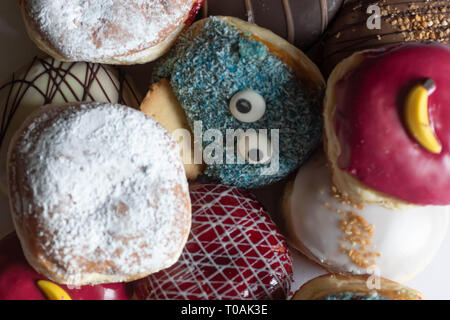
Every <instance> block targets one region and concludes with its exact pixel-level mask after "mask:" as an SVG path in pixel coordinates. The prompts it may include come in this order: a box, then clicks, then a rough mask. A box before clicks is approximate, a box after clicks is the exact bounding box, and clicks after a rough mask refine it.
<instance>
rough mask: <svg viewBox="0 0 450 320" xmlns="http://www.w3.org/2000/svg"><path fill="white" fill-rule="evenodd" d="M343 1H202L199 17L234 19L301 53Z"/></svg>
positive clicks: (324, 27)
mask: <svg viewBox="0 0 450 320" xmlns="http://www.w3.org/2000/svg"><path fill="white" fill-rule="evenodd" d="M342 2H343V0H302V1H292V0H276V1H274V0H257V1H250V0H228V1H223V0H205V4H204V5H203V8H202V10H201V11H200V13H201V14H199V15H200V16H201V17H203V18H206V17H208V16H218V15H220V16H234V17H237V18H239V19H242V20H247V21H248V22H250V23H255V24H257V25H259V26H261V27H263V28H266V29H269V30H272V31H273V32H274V33H276V34H277V35H279V36H280V37H283V38H285V39H286V40H288V41H289V42H290V43H292V44H293V45H295V46H296V47H298V48H301V49H307V48H308V47H310V46H311V45H312V44H313V43H314V42H315V41H317V39H319V37H320V36H321V35H322V34H323V33H324V31H325V29H326V27H327V25H328V23H329V22H330V21H332V20H333V18H334V16H335V15H336V13H337V11H338V9H339V8H340V6H341V4H342Z"/></svg>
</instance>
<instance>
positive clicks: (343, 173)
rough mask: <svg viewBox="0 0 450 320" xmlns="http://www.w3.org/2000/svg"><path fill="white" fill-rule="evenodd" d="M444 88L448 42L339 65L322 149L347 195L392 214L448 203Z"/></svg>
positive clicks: (370, 54) (448, 81)
mask: <svg viewBox="0 0 450 320" xmlns="http://www.w3.org/2000/svg"><path fill="white" fill-rule="evenodd" d="M449 85H450V45H448V44H438V43H427V44H420V43H409V44H403V45H399V46H394V47H390V48H384V49H378V50H369V51H364V52H360V53H355V54H354V55H352V56H351V57H349V58H348V59H346V60H344V61H343V62H342V63H340V64H339V65H338V66H337V67H336V69H335V70H334V71H333V73H332V74H331V76H330V78H329V79H328V87H327V93H326V97H325V102H324V109H325V110H324V122H325V144H326V153H327V157H328V160H329V162H330V167H331V174H332V179H333V184H334V185H335V186H336V187H337V188H338V189H339V191H340V192H341V193H342V194H343V195H344V196H346V197H348V198H349V199H350V200H351V201H352V202H355V203H359V204H363V205H364V204H368V203H375V204H381V205H383V206H385V207H387V208H392V209H396V208H399V209H401V208H406V207H408V206H412V205H420V206H426V205H439V206H443V205H448V204H450V194H449V193H448V192H447V191H448V190H450V164H449V163H448V161H447V159H448V157H449V153H450V138H449V137H450V131H449V130H450V121H449V119H450V110H449V109H448V108H446V107H445V106H447V105H449V104H450V93H449V91H448V88H449ZM428 86H429V88H428V89H427V88H426V87H428Z"/></svg>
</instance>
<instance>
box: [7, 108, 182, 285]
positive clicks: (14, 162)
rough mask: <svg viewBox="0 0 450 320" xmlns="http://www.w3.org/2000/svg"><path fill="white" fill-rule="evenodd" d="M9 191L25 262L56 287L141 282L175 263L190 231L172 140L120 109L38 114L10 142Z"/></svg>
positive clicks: (152, 124) (158, 128) (51, 110)
mask: <svg viewBox="0 0 450 320" xmlns="http://www.w3.org/2000/svg"><path fill="white" fill-rule="evenodd" d="M137 133H138V134H137ZM8 187H9V196H10V207H11V213H12V217H13V222H14V225H15V227H16V232H17V235H18V237H19V239H20V241H21V244H22V248H23V250H24V254H25V257H26V258H27V260H28V262H29V263H30V264H31V266H32V267H34V269H35V270H36V271H38V272H39V273H41V274H43V275H45V276H46V277H48V278H49V279H51V280H53V281H55V282H57V283H62V284H71V285H85V284H98V283H110V282H122V281H131V280H135V279H139V278H142V277H144V276H147V275H148V274H150V273H152V272H157V271H159V270H161V269H163V268H166V267H169V266H170V265H172V264H173V263H174V262H175V261H177V259H178V257H179V255H180V254H181V251H182V249H183V247H184V244H185V242H186V240H187V236H188V233H189V228H190V217H191V216H190V199H189V194H188V186H187V181H186V177H185V172H184V168H183V163H182V161H181V157H180V151H179V148H178V146H177V144H176V142H175V141H174V140H172V138H171V136H170V134H169V133H168V132H167V131H166V130H165V129H164V128H162V127H161V126H160V125H159V124H158V123H157V122H156V121H155V120H153V119H150V118H148V117H147V116H145V115H144V114H143V113H141V112H139V111H137V110H134V109H132V108H129V107H125V106H122V105H116V104H108V103H90V104H83V103H80V104H66V105H57V106H47V107H46V108H42V109H41V110H39V111H38V112H36V113H35V114H34V115H32V116H31V117H30V118H28V119H27V121H26V122H25V123H24V125H23V127H22V129H21V130H20V131H18V132H17V133H16V135H15V137H14V138H13V141H12V142H11V147H10V149H9V158H8Z"/></svg>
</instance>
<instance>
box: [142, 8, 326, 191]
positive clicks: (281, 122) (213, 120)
mask: <svg viewBox="0 0 450 320" xmlns="http://www.w3.org/2000/svg"><path fill="white" fill-rule="evenodd" d="M153 76H154V81H155V82H156V81H159V82H158V83H157V84H155V85H154V86H153V87H152V88H151V90H150V92H149V93H148V95H147V97H146V99H145V101H144V102H143V103H142V105H141V108H142V110H143V111H144V112H145V113H147V114H148V115H151V116H152V117H154V118H155V119H157V120H158V121H159V122H160V123H162V124H163V126H164V127H166V128H167V129H168V130H169V131H176V129H184V130H185V131H187V132H189V131H190V132H191V133H193V134H194V139H193V140H194V143H190V142H191V141H190V140H189V139H183V142H186V140H188V142H189V146H187V147H183V151H184V152H186V151H191V152H190V154H191V155H195V154H198V146H199V144H200V164H198V165H195V166H191V167H187V173H188V177H189V178H195V177H196V176H197V175H198V174H199V173H203V174H204V175H206V176H207V177H208V178H209V179H211V180H215V181H220V182H222V183H224V184H228V185H235V186H239V187H245V188H252V187H260V186H263V185H267V184H270V183H272V182H275V181H278V180H280V179H282V178H283V177H285V176H286V175H287V174H288V173H289V172H291V171H292V170H294V169H295V168H297V167H298V166H299V165H300V164H301V163H302V162H303V161H304V160H305V159H306V158H307V157H308V156H309V154H310V153H311V152H312V150H313V149H314V148H315V147H316V146H317V145H318V144H319V143H320V139H321V116H320V112H321V111H320V100H321V92H322V89H323V78H322V76H321V74H320V72H319V71H318V69H317V67H316V66H315V65H314V64H313V63H312V62H311V61H310V60H309V59H308V58H307V57H306V56H305V55H304V54H303V53H302V52H301V51H299V50H298V49H296V48H295V47H293V46H292V45H290V44H289V43H288V42H287V41H285V40H284V39H282V38H280V37H278V36H276V35H275V34H273V33H272V32H270V31H268V30H266V29H262V28H260V27H258V26H256V25H254V24H249V23H247V22H244V21H242V20H239V19H237V18H231V17H211V18H209V19H204V20H201V21H199V22H196V23H195V24H194V25H193V26H192V27H191V28H190V29H189V30H188V31H187V32H186V33H184V34H183V35H182V36H181V37H180V39H179V40H178V42H177V43H176V45H175V46H174V48H173V49H172V51H171V52H170V53H169V55H168V56H167V57H166V58H164V60H163V61H161V62H160V63H159V64H158V65H157V66H156V68H155V69H154V74H153ZM161 79H162V80H161ZM199 135H201V136H202V137H199ZM246 139H248V140H250V141H251V140H252V139H253V141H255V143H254V144H252V143H251V142H249V143H247V141H246ZM202 147H203V148H202ZM191 149H192V150H191ZM211 149H214V152H210V151H211ZM202 150H203V163H202V159H201V157H202ZM187 160H191V158H189V157H188V159H187ZM197 161H198V158H197V159H194V163H195V164H197V163H198V162H197ZM201 164H203V165H205V166H204V167H202V166H201Z"/></svg>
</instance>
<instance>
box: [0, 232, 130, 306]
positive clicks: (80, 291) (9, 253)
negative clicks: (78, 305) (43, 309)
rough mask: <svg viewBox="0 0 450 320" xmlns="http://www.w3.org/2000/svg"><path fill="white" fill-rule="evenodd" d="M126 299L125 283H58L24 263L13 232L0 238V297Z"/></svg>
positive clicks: (21, 298)
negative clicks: (74, 284)
mask: <svg viewBox="0 0 450 320" xmlns="http://www.w3.org/2000/svg"><path fill="white" fill-rule="evenodd" d="M43 299H50V300H128V297H127V292H126V286H125V284H124V283H112V284H101V285H96V286H83V287H72V286H65V285H58V284H56V283H53V282H51V281H49V280H48V279H47V278H46V277H44V276H42V275H40V274H39V273H37V272H36V271H34V269H33V268H31V267H30V265H29V264H28V263H27V261H26V259H25V257H24V255H23V253H22V248H21V247H20V242H19V239H18V238H17V236H16V234H15V233H12V234H10V235H8V236H6V237H5V238H3V239H2V240H1V241H0V300H43Z"/></svg>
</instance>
